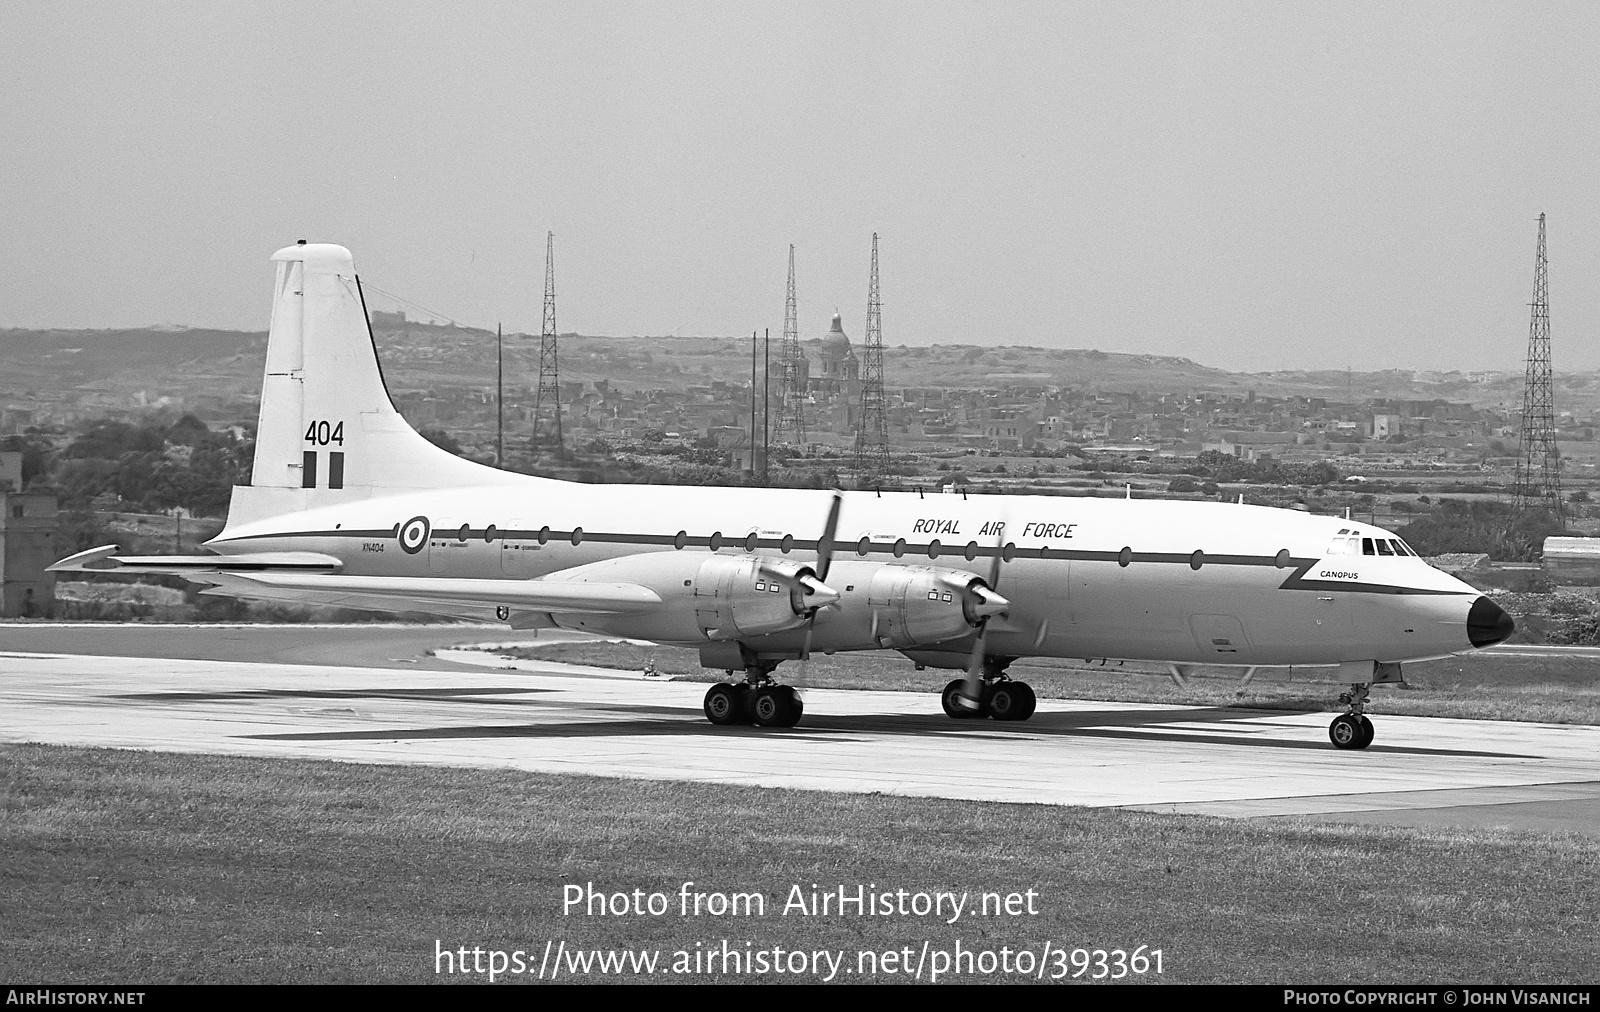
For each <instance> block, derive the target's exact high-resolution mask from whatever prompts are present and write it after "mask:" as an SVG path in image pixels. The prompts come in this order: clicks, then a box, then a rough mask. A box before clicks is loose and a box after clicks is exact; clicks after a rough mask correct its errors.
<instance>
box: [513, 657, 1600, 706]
mask: <svg viewBox="0 0 1600 1012" xmlns="http://www.w3.org/2000/svg"><path fill="white" fill-rule="evenodd" d="M496 653H498V654H504V655H505V656H508V657H516V658H521V659H528V660H548V661H563V662H566V663H571V664H590V665H595V666H599V667H610V668H622V669H628V670H633V671H639V670H642V669H643V667H644V665H645V664H646V663H647V662H650V663H653V664H654V665H655V666H656V668H657V670H659V671H660V672H661V673H662V674H664V675H668V676H670V677H672V678H675V679H680V680H685V681H704V682H715V681H721V680H722V678H723V677H724V675H723V674H722V672H720V671H708V670H706V669H704V668H702V667H701V666H700V658H699V654H698V653H697V652H696V651H694V650H690V649H687V648H684V647H661V646H641V645H638V644H633V643H626V642H622V643H617V642H607V641H601V640H594V641H584V642H564V643H551V644H548V645H541V644H537V643H535V644H531V645H527V646H521V647H517V648H514V649H511V650H503V651H501V650H497V651H496ZM779 672H780V673H781V674H782V675H783V677H784V678H785V679H787V680H789V681H792V682H795V683H796V684H806V685H810V686H813V687H816V688H830V689H832V688H837V689H883V690H895V691H905V692H938V691H940V690H941V689H942V688H944V686H945V684H946V683H947V682H949V681H950V680H951V679H952V678H956V677H959V676H960V674H961V673H960V672H958V671H949V670H938V669H933V668H930V669H928V670H926V671H917V670H916V668H915V666H914V665H913V664H912V663H911V662H910V661H909V660H907V659H906V658H904V657H902V656H901V655H899V654H898V653H894V652H893V651H882V652H875V653H848V654H847V653H838V654H834V655H833V656H832V657H827V656H823V655H817V656H814V657H813V658H812V659H811V662H810V666H809V668H808V669H806V670H805V672H804V674H803V675H802V674H801V665H800V664H798V663H795V662H790V663H787V664H784V665H783V666H782V667H781V668H780V669H779ZM1008 673H1009V674H1010V675H1011V676H1012V677H1013V678H1019V679H1022V680H1023V681H1026V682H1028V684H1030V685H1032V686H1033V688H1034V691H1035V692H1036V693H1037V694H1038V695H1039V696H1040V697H1041V698H1044V699H1101V700H1109V701H1116V702H1130V703H1174V704H1182V705H1190V706H1247V707H1258V708H1263V709H1282V710H1300V711H1306V710H1310V711H1319V710H1326V711H1335V710H1339V709H1341V707H1339V706H1338V705H1337V699H1338V696H1339V693H1340V692H1343V691H1344V690H1345V688H1346V686H1345V685H1343V684H1342V683H1338V682H1335V681H1333V679H1332V677H1331V673H1332V669H1329V668H1302V669H1299V670H1286V669H1281V668H1265V669H1262V670H1261V671H1259V672H1257V674H1256V676H1255V677H1254V678H1253V679H1252V680H1251V682H1250V683H1249V684H1248V685H1245V684H1243V683H1242V681H1241V672H1240V670H1239V669H1237V668H1225V667H1218V666H1201V667H1197V668H1195V669H1194V670H1193V671H1192V672H1191V674H1190V675H1189V676H1188V678H1187V679H1186V681H1187V683H1188V684H1187V685H1184V686H1178V685H1176V684H1174V682H1173V681H1172V677H1171V675H1170V674H1169V672H1168V671H1167V669H1166V668H1165V667H1164V666H1162V665H1157V664H1144V663H1139V662H1131V661H1130V662H1127V663H1122V664H1119V663H1117V662H1115V661H1113V662H1109V663H1107V664H1100V663H1098V662H1096V663H1088V662H1084V661H1073V660H1061V659H1056V658H1028V659H1024V660H1019V661H1017V662H1016V663H1015V664H1012V665H1011V667H1010V668H1009V669H1008ZM1405 673H1406V684H1405V685H1404V686H1378V687H1376V688H1374V689H1373V690H1372V703H1371V706H1370V707H1369V711H1370V712H1372V713H1376V714H1406V715H1409V716H1417V717H1461V718H1468V719H1480V720H1484V719H1486V720H1523V721H1538V722H1542V723H1551V724H1600V660H1597V659H1596V658H1592V657H1573V656H1561V655H1550V656H1539V657H1518V656H1506V655H1499V654H1481V653H1480V654H1465V655H1461V656H1457V657H1452V658H1449V659H1447V660H1440V661H1426V662H1422V663H1416V664H1408V665H1406V667H1405Z"/></svg>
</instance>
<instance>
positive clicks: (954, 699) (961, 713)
mask: <svg viewBox="0 0 1600 1012" xmlns="http://www.w3.org/2000/svg"><path fill="white" fill-rule="evenodd" d="M966 687H967V680H966V679H965V678H957V679H956V680H955V681H953V682H951V683H950V684H949V685H946V686H945V687H944V692H942V693H940V695H939V702H940V703H941V704H942V705H943V706H944V715H945V716H946V717H949V718H951V719H952V720H974V719H976V718H978V717H984V716H987V715H988V714H987V710H988V708H987V707H979V708H978V709H976V710H969V709H967V708H966V707H964V706H962V705H961V701H960V697H961V690H963V689H965V688H966Z"/></svg>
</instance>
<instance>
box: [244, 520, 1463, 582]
mask: <svg viewBox="0 0 1600 1012" xmlns="http://www.w3.org/2000/svg"><path fill="white" fill-rule="evenodd" d="M543 530H544V529H543V528H540V529H538V530H515V529H502V528H499V527H496V528H495V541H538V540H539V534H540V532H541V531H543ZM399 531H400V526H399V525H398V524H396V525H395V526H394V527H391V528H389V529H387V530H334V531H284V532H278V533H273V534H257V535H253V536H251V537H249V538H228V539H226V540H229V541H239V540H244V541H254V540H256V539H258V538H383V537H388V538H392V537H398V536H399ZM487 531H488V528H486V527H468V528H467V540H468V541H474V540H482V539H483V537H484V535H485V534H486V533H487ZM572 534H573V532H572V531H571V530H556V529H555V528H550V530H549V532H548V533H547V534H546V535H545V542H544V543H546V544H557V543H560V544H568V543H570V542H571V541H572ZM746 537H748V535H746ZM430 538H431V539H433V540H437V541H455V542H458V543H459V542H460V540H461V539H460V532H459V529H457V530H449V531H441V530H434V531H432V532H431V533H430ZM785 540H788V541H789V552H790V553H791V554H792V553H794V552H815V551H817V548H818V544H819V542H817V541H805V540H801V539H799V538H792V539H791V538H786V537H778V538H757V539H756V548H755V550H756V551H762V550H768V551H782V550H783V543H784V541H785ZM583 543H584V544H591V543H594V544H608V545H640V546H647V545H657V546H661V547H665V548H671V547H674V546H676V545H677V543H678V536H677V535H676V534H616V533H602V532H591V531H584V532H583ZM897 543H898V542H895V541H873V542H871V543H869V544H868V546H867V556H872V555H887V556H891V557H894V558H911V557H912V556H923V557H926V556H927V555H928V549H929V547H930V545H929V544H926V543H925V544H911V543H909V542H908V543H907V544H905V545H904V546H903V547H902V548H901V554H900V555H898V556H897V555H895V545H896V544H897ZM683 544H684V547H685V548H706V549H709V548H710V547H711V536H710V535H687V536H685V537H684V540H683ZM856 544H857V542H850V541H847V540H836V541H835V543H834V555H835V556H836V557H837V558H841V559H845V560H848V559H849V557H850V556H856V557H858V558H860V557H862V556H861V555H860V553H859V551H858V550H857V548H856ZM969 544H970V542H969ZM721 547H722V548H724V549H736V550H741V551H742V550H744V538H741V537H739V536H738V535H732V534H724V535H722V537H721ZM1007 547H1009V548H1010V549H1011V552H1012V556H1011V559H1010V560H1009V561H1013V562H1015V561H1020V560H1023V559H1044V560H1052V559H1053V560H1057V561H1068V560H1070V561H1076V562H1117V561H1119V560H1120V558H1121V550H1120V549H1118V550H1116V551H1098V550H1094V549H1087V548H1051V547H1049V546H1047V545H1041V546H1036V547H1021V546H1018V545H1016V544H1015V543H1010V544H1008V545H995V544H993V543H991V544H988V545H979V546H978V547H977V548H975V549H974V550H973V557H974V558H975V559H978V558H985V559H992V558H994V557H995V556H996V555H1003V554H1004V553H1005V551H1006V548H1007ZM966 552H967V545H965V544H960V543H956V544H948V545H947V544H944V543H943V542H940V544H939V554H938V556H936V557H934V558H935V561H937V560H940V559H947V560H950V561H955V560H957V559H965V557H966ZM1193 556H1194V553H1193V552H1134V553H1133V558H1132V561H1133V562H1153V563H1159V564H1164V565H1179V564H1182V565H1185V566H1187V565H1189V563H1190V560H1191V559H1192V558H1193ZM1320 561H1322V560H1320V559H1304V558H1297V559H1293V560H1291V562H1292V563H1293V564H1296V565H1298V566H1299V567H1300V570H1299V573H1298V574H1296V575H1300V574H1303V573H1305V572H1306V571H1307V570H1309V569H1310V568H1311V567H1312V566H1314V565H1316V564H1317V563H1318V562H1320ZM1205 565H1207V566H1255V567H1268V568H1282V567H1279V566H1278V563H1277V556H1276V555H1209V554H1208V555H1206V556H1205ZM1292 579H1294V577H1291V580H1292ZM1284 589H1301V588H1298V587H1289V586H1288V585H1285V588H1284ZM1319 589H1320V588H1319ZM1440 593H1449V592H1448V591H1440Z"/></svg>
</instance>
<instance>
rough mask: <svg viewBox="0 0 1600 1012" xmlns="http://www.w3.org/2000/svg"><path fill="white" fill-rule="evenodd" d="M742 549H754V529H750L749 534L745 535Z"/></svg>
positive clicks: (751, 550)
mask: <svg viewBox="0 0 1600 1012" xmlns="http://www.w3.org/2000/svg"><path fill="white" fill-rule="evenodd" d="M744 550H745V551H747V552H753V551H755V550H756V533H755V531H751V532H750V533H749V535H747V536H746V537H745V539H744Z"/></svg>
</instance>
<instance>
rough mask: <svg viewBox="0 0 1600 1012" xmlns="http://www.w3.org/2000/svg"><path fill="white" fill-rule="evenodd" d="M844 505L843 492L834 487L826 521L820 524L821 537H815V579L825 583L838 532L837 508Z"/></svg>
mask: <svg viewBox="0 0 1600 1012" xmlns="http://www.w3.org/2000/svg"><path fill="white" fill-rule="evenodd" d="M843 505H844V493H843V492H840V491H839V490H838V489H835V490H834V492H833V501H832V502H831V503H829V504H828V521H827V523H825V524H823V526H822V537H820V538H818V539H817V579H818V580H821V581H822V582H824V583H826V582H827V580H828V567H829V566H831V565H833V538H834V535H836V534H838V533H839V509H840V508H841V507H842V506H843Z"/></svg>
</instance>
